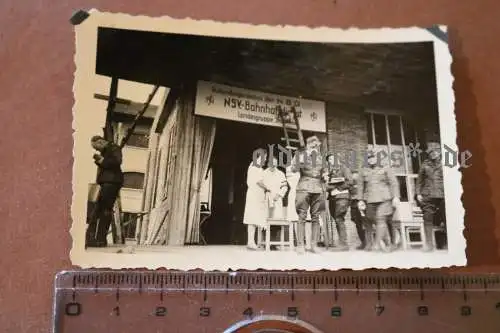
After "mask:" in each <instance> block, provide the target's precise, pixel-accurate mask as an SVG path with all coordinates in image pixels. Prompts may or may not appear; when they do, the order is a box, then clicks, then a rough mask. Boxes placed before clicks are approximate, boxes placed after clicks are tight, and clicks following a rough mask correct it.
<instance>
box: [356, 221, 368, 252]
mask: <svg viewBox="0 0 500 333" xmlns="http://www.w3.org/2000/svg"><path fill="white" fill-rule="evenodd" d="M356 231H357V232H358V237H359V240H360V242H361V244H360V245H359V246H358V247H357V248H356V249H357V250H363V249H364V248H365V247H366V231H365V230H364V229H363V227H362V226H361V225H360V224H359V223H358V224H356Z"/></svg>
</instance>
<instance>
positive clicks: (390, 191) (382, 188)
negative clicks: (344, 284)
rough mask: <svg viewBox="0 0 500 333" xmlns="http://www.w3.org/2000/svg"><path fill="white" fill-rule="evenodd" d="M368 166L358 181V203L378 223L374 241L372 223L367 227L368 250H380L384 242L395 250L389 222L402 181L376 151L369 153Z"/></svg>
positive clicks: (397, 202) (388, 247)
mask: <svg viewBox="0 0 500 333" xmlns="http://www.w3.org/2000/svg"><path fill="white" fill-rule="evenodd" d="M367 162H368V167H367V168H364V169H363V171H362V172H361V174H360V177H359V182H358V191H357V192H358V193H357V199H358V200H359V202H358V205H360V206H364V205H366V215H367V217H368V218H369V219H370V220H371V221H372V222H373V221H374V222H375V241H374V243H373V240H372V226H371V225H368V226H367V228H366V247H365V250H368V251H370V250H373V251H380V250H381V249H382V248H381V243H382V241H384V242H385V243H386V245H387V246H386V247H384V248H385V249H387V250H388V251H390V250H392V249H393V246H392V244H391V236H390V232H389V229H388V226H387V221H388V219H389V218H391V216H392V215H393V213H394V207H396V206H397V205H398V204H399V196H400V194H399V184H398V181H397V179H396V176H395V175H394V173H393V172H392V170H391V168H390V167H384V166H382V165H381V163H380V161H378V158H377V157H376V156H375V153H374V152H373V151H369V152H368V154H367Z"/></svg>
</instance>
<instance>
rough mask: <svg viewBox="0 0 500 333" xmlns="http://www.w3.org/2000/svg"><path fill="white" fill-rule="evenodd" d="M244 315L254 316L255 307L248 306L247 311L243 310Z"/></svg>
mask: <svg viewBox="0 0 500 333" xmlns="http://www.w3.org/2000/svg"><path fill="white" fill-rule="evenodd" d="M243 315H244V316H247V317H252V316H253V309H252V308H251V307H250V308H246V309H245V311H243Z"/></svg>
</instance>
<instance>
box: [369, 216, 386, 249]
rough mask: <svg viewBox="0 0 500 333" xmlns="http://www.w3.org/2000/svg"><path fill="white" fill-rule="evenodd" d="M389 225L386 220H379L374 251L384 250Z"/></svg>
mask: <svg viewBox="0 0 500 333" xmlns="http://www.w3.org/2000/svg"><path fill="white" fill-rule="evenodd" d="M386 231H387V226H386V224H385V221H377V225H376V226H375V240H374V242H373V248H372V249H373V251H382V246H381V244H382V241H383V240H384V238H386V237H387V235H386Z"/></svg>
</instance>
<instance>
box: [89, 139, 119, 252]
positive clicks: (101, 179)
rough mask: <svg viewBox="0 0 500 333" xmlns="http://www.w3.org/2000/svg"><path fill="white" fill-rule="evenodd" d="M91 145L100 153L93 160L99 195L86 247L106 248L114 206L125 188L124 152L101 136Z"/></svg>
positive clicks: (90, 223)
mask: <svg viewBox="0 0 500 333" xmlns="http://www.w3.org/2000/svg"><path fill="white" fill-rule="evenodd" d="M90 144H91V145H92V148H94V149H95V150H97V151H98V153H97V154H94V156H93V158H94V163H95V164H96V165H97V167H98V170H97V184H99V195H98V197H97V202H96V207H95V209H94V211H93V213H92V215H91V217H90V219H89V225H88V228H87V232H86V237H85V238H86V246H87V247H106V246H107V245H108V242H107V240H106V238H107V235H108V230H109V227H110V226H111V222H112V220H113V206H114V204H115V201H116V198H117V197H118V195H119V194H120V189H121V187H122V186H123V172H122V170H121V164H122V152H121V149H120V147H119V146H117V145H116V144H114V143H113V142H109V141H107V140H105V139H104V138H103V137H101V136H97V135H96V136H94V137H92V139H91V140H90Z"/></svg>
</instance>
